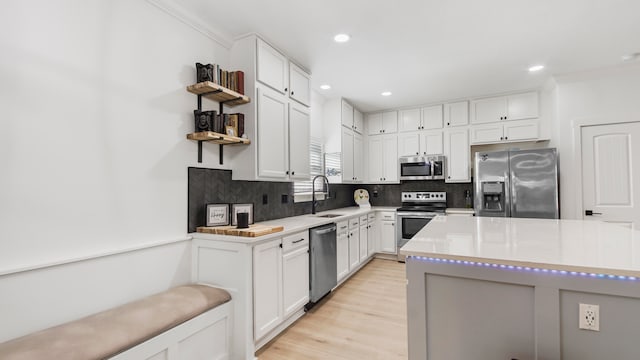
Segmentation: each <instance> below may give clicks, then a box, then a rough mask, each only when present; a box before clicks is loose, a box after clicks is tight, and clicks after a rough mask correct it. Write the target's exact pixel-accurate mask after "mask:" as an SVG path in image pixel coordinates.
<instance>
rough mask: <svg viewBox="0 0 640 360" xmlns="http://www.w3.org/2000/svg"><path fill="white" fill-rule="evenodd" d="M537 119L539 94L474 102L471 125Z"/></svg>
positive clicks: (533, 93)
mask: <svg viewBox="0 0 640 360" xmlns="http://www.w3.org/2000/svg"><path fill="white" fill-rule="evenodd" d="M537 117H538V93H537V92H528V93H523V94H515V95H507V96H497V97H490V98H486V99H478V100H474V101H472V103H471V123H473V124H484V123H490V122H496V121H504V120H523V119H534V118H537Z"/></svg>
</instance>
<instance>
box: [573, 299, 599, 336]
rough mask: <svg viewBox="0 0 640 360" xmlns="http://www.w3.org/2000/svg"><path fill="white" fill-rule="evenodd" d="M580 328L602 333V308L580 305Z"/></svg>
mask: <svg viewBox="0 0 640 360" xmlns="http://www.w3.org/2000/svg"><path fill="white" fill-rule="evenodd" d="M578 317H579V319H578V328H580V329H584V330H591V331H600V306H599V305H591V304H580V313H579V314H578Z"/></svg>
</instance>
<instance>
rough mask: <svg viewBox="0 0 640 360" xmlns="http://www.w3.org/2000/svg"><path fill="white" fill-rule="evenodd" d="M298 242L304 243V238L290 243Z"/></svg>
mask: <svg viewBox="0 0 640 360" xmlns="http://www.w3.org/2000/svg"><path fill="white" fill-rule="evenodd" d="M300 241H304V238H302V239H300V240H296V241H294V242H292V244H297V243H299V242H300Z"/></svg>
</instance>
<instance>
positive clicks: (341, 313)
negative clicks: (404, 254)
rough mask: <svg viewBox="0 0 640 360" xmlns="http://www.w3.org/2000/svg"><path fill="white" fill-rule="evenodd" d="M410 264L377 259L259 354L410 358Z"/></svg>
mask: <svg viewBox="0 0 640 360" xmlns="http://www.w3.org/2000/svg"><path fill="white" fill-rule="evenodd" d="M405 284H406V280H405V265H404V264H403V263H398V262H397V261H391V260H381V259H374V260H372V261H371V262H369V264H367V265H366V266H365V267H364V268H363V269H362V270H360V271H359V272H358V273H356V274H355V275H353V276H352V277H351V278H350V279H349V280H347V281H346V282H345V283H344V284H342V286H340V287H339V288H338V289H336V291H334V292H332V293H331V294H329V295H328V296H327V297H326V298H325V299H323V300H322V302H320V303H319V304H317V305H316V306H315V307H314V308H313V309H311V310H310V311H309V312H307V314H306V315H305V316H303V317H302V318H301V319H300V320H298V321H297V322H296V323H295V324H293V325H292V326H291V327H289V328H288V329H287V330H285V331H284V332H283V333H282V334H280V336H279V337H277V338H276V339H274V340H273V341H272V342H270V343H269V344H267V345H265V347H263V348H262V349H260V351H259V352H258V353H257V354H256V355H257V356H258V359H259V360H271V359H358V360H359V359H406V358H407V301H406V286H405Z"/></svg>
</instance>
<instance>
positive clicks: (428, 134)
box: [398, 130, 443, 156]
mask: <svg viewBox="0 0 640 360" xmlns="http://www.w3.org/2000/svg"><path fill="white" fill-rule="evenodd" d="M442 153H443V144H442V131H441V130H440V131H438V130H431V131H420V132H415V133H406V134H400V135H398V156H415V155H439V154H442Z"/></svg>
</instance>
